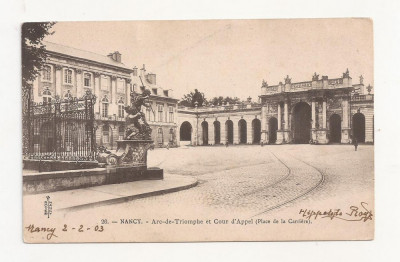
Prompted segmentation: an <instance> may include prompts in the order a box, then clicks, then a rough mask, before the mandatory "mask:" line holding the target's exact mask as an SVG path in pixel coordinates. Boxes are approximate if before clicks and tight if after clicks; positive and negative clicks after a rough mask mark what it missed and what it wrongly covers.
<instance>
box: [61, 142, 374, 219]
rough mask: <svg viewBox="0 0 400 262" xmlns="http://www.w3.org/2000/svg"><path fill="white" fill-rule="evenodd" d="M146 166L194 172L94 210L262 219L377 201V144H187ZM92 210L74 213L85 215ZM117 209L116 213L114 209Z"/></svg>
mask: <svg viewBox="0 0 400 262" xmlns="http://www.w3.org/2000/svg"><path fill="white" fill-rule="evenodd" d="M148 159H149V166H158V167H161V168H163V169H164V170H165V172H166V173H169V174H179V175H185V176H193V177H195V178H197V179H198V180H199V185H198V186H196V187H194V188H191V189H188V190H184V191H180V192H175V193H170V194H165V195H161V196H155V197H149V198H144V199H138V200H134V201H130V202H127V203H122V204H117V205H112V206H103V207H98V208H96V213H97V214H103V216H104V217H109V216H110V215H112V214H118V216H119V217H121V216H127V217H131V216H135V217H140V218H144V219H146V218H148V219H152V218H156V217H159V218H166V217H182V218H196V217H200V218H201V217H209V216H213V217H224V216H226V217H228V216H229V217H234V216H240V217H257V216H260V215H264V214H267V213H268V214H271V213H272V214H279V213H280V212H282V211H285V210H286V211H287V210H290V209H294V210H296V212H298V209H299V208H304V207H307V206H308V205H310V204H312V206H319V205H321V206H324V205H326V204H327V203H332V202H333V203H336V204H341V203H342V202H343V203H344V204H345V205H348V204H349V201H350V200H351V201H355V202H358V201H373V198H371V197H373V195H372V193H371V192H372V191H373V165H374V164H373V146H370V145H361V146H360V147H359V150H358V151H357V152H355V151H354V147H352V146H351V145H328V146H311V145H283V146H264V147H261V146H230V147H228V148H226V147H182V148H172V149H169V150H167V149H155V150H154V151H150V152H149V156H148ZM93 211H94V210H92V209H90V210H83V211H79V212H74V213H69V214H66V216H76V215H78V216H82V215H85V214H90V213H92V212H93ZM111 211H112V212H111Z"/></svg>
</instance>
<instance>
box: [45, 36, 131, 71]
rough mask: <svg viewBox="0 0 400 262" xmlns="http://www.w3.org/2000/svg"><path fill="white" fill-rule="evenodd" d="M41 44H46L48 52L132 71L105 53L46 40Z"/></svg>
mask: <svg viewBox="0 0 400 262" xmlns="http://www.w3.org/2000/svg"><path fill="white" fill-rule="evenodd" d="M43 44H44V45H45V46H46V50H47V51H48V52H49V53H58V54H61V55H67V56H71V57H74V58H78V59H84V60H89V61H93V62H97V63H101V64H105V65H109V66H113V67H119V68H122V69H124V70H126V69H128V70H130V71H132V69H130V68H129V67H127V66H126V65H124V64H123V63H121V62H117V61H115V60H114V59H112V58H111V57H108V56H106V55H100V54H96V53H93V52H90V51H86V50H82V49H77V48H74V47H70V46H65V45H61V44H56V43H52V42H47V41H43Z"/></svg>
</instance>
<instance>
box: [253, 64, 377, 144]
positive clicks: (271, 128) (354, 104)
mask: <svg viewBox="0 0 400 262" xmlns="http://www.w3.org/2000/svg"><path fill="white" fill-rule="evenodd" d="M371 90H372V87H371V86H370V85H369V86H368V87H365V86H364V83H363V77H362V76H360V81H359V83H358V84H354V85H353V83H352V78H351V77H350V73H349V70H346V72H345V73H343V75H342V77H339V78H328V76H322V77H321V78H319V75H317V74H316V73H314V75H313V76H312V79H311V81H304V82H296V83H292V81H291V79H290V78H289V76H287V77H286V78H285V83H282V82H280V83H279V84H278V85H274V86H268V84H267V83H266V82H265V81H263V84H262V87H261V95H260V98H261V103H262V110H261V115H262V117H261V119H262V124H261V125H262V135H261V137H262V140H263V141H265V142H266V143H277V144H282V143H310V142H311V143H317V144H327V143H349V142H351V140H352V139H354V138H357V140H358V142H359V143H364V142H368V143H373V142H374V132H373V130H374V126H373V122H374V95H373V94H371Z"/></svg>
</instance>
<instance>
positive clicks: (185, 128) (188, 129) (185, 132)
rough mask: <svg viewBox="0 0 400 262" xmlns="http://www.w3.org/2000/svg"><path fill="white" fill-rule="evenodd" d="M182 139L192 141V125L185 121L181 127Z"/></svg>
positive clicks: (180, 134)
mask: <svg viewBox="0 0 400 262" xmlns="http://www.w3.org/2000/svg"><path fill="white" fill-rule="evenodd" d="M179 137H180V141H192V125H191V124H190V123H189V122H188V121H185V122H183V123H182V125H181V128H180V129H179Z"/></svg>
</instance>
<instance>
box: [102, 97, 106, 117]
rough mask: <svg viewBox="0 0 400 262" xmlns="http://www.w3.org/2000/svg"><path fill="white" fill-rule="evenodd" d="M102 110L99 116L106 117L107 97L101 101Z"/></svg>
mask: <svg viewBox="0 0 400 262" xmlns="http://www.w3.org/2000/svg"><path fill="white" fill-rule="evenodd" d="M101 104H102V108H101V116H102V117H108V99H107V97H104V98H103V99H102V100H101Z"/></svg>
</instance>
